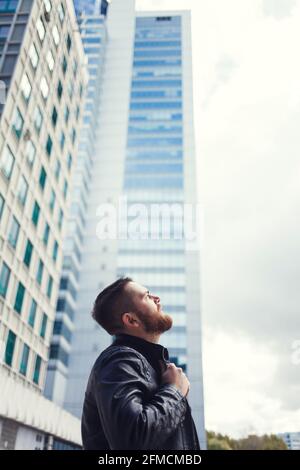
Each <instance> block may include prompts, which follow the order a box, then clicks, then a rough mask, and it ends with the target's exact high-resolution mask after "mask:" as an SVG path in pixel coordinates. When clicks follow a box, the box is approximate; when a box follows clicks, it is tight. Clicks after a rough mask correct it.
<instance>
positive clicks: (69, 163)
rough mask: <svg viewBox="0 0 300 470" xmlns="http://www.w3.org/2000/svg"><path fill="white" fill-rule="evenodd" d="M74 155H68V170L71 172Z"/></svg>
mask: <svg viewBox="0 0 300 470" xmlns="http://www.w3.org/2000/svg"><path fill="white" fill-rule="evenodd" d="M72 160H73V159H72V155H71V154H70V153H69V155H68V170H69V171H70V170H71V168H72Z"/></svg>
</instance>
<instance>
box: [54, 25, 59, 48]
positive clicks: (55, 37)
mask: <svg viewBox="0 0 300 470" xmlns="http://www.w3.org/2000/svg"><path fill="white" fill-rule="evenodd" d="M52 37H53V40H54V44H55V45H56V46H58V44H59V40H60V37H59V32H58V29H57V26H56V25H54V26H53V28H52Z"/></svg>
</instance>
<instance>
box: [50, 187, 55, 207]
mask: <svg viewBox="0 0 300 470" xmlns="http://www.w3.org/2000/svg"><path fill="white" fill-rule="evenodd" d="M54 206H55V192H54V190H53V189H52V191H51V193H50V200H49V207H50V210H51V212H53V210H54Z"/></svg>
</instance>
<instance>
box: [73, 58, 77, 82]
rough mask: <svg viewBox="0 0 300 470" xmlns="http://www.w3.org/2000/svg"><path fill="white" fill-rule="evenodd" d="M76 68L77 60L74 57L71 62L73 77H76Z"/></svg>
mask: <svg viewBox="0 0 300 470" xmlns="http://www.w3.org/2000/svg"><path fill="white" fill-rule="evenodd" d="M77 70H78V62H77V60H76V59H74V64H73V75H74V78H76V75H77Z"/></svg>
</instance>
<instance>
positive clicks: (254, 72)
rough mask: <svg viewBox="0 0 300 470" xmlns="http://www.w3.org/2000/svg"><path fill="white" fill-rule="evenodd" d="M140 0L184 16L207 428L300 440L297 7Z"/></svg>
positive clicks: (256, 0) (274, 2)
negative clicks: (293, 435) (189, 42)
mask: <svg viewBox="0 0 300 470" xmlns="http://www.w3.org/2000/svg"><path fill="white" fill-rule="evenodd" d="M136 3H137V8H139V9H143V10H147V9H148V10H150V9H190V10H191V11H192V33H193V64H194V97H195V129H196V137H197V156H198V176H199V190H200V198H201V204H202V205H203V208H204V227H203V238H204V243H203V246H202V253H201V256H202V262H201V270H202V273H201V275H202V316H203V332H204V333H203V336H204V338H203V341H204V352H203V366H204V391H205V414H206V416H205V421H206V428H207V429H209V430H214V431H218V432H223V433H225V432H226V433H229V434H231V435H232V436H242V435H245V434H247V433H250V432H256V433H264V432H268V433H269V432H284V431H300V363H299V364H298V365H297V363H296V362H297V361H293V360H292V357H293V356H292V353H293V351H294V350H293V347H294V346H295V344H294V343H295V341H297V340H298V341H299V340H300V314H299V307H300V219H299V209H300V143H299V141H300V60H299V57H300V51H299V49H300V47H299V45H300V28H299V25H300V4H299V1H298V0H242V1H241V0H226V1H224V0H137V2H136ZM294 356H295V354H294ZM299 356H300V354H299V355H298V357H299Z"/></svg>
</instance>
